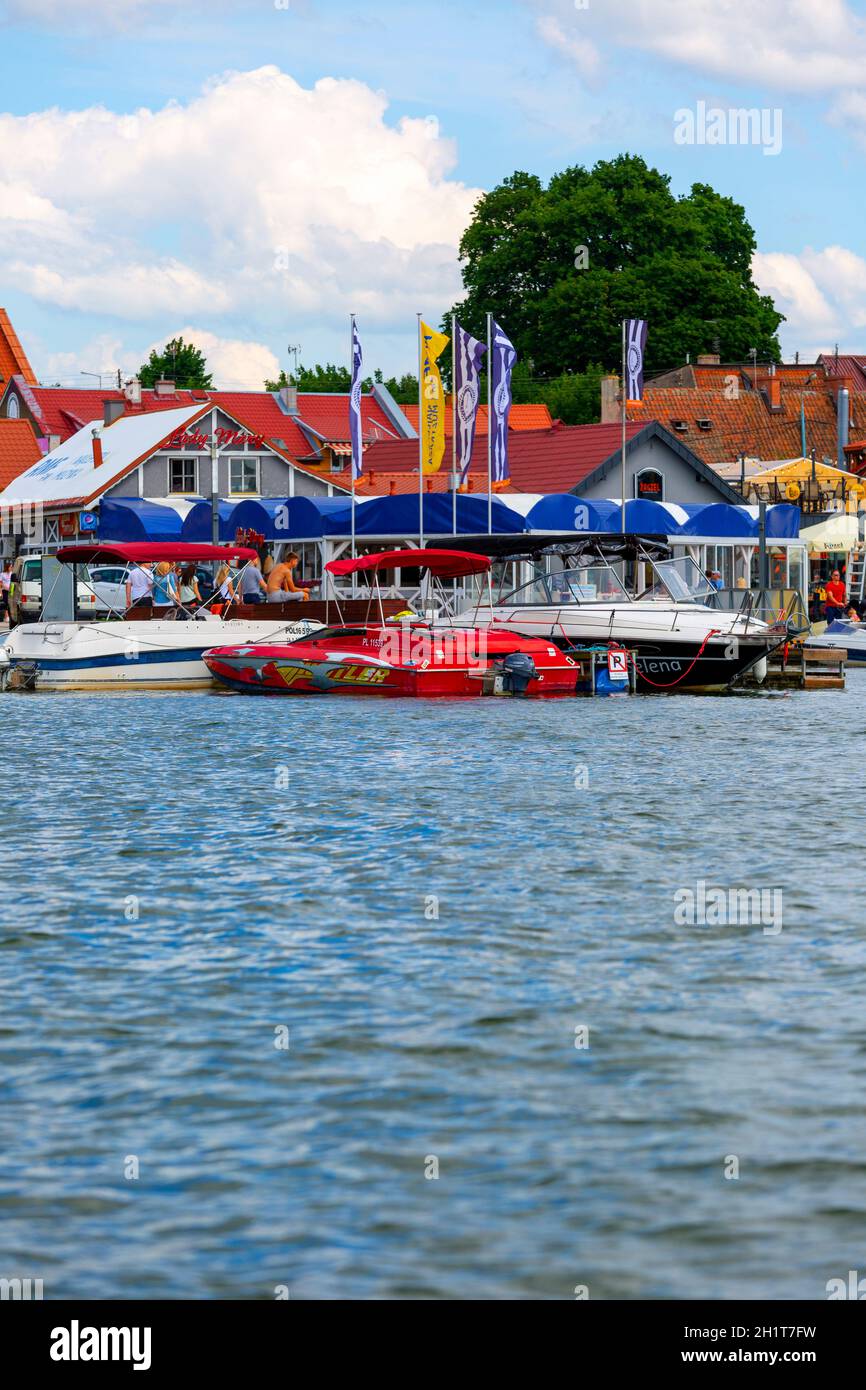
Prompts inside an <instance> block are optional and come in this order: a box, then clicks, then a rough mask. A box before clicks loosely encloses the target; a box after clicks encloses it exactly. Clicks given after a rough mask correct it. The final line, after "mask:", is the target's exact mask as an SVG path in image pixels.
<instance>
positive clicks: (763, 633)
mask: <svg viewBox="0 0 866 1390" xmlns="http://www.w3.org/2000/svg"><path fill="white" fill-rule="evenodd" d="M511 558H513V557H511ZM533 563H534V568H535V570H536V573H535V574H534V576H533V578H532V579H531V580H530V581H529V582H528V583H525V584H523V585H521V586H519V587H517V588H515V589H512V590H511V592H509V593H507V594H505V595H503V596H494V594H493V592H492V590H490V589H489V590H488V592H487V594H485V595H483V596H482V597H481V598H480V599H479V601H478V603H477V604H475V605H471V606H467V609H466V611H465V612H464V614H463V615H462V616H461V617H460V618H458V619H457V621H458V622H460V623H469V624H471V625H472V626H473V627H485V626H490V627H503V628H509V629H510V630H511V631H513V632H524V633H529V634H532V635H533V636H536V637H547V638H549V639H551V640H552V641H554V642H556V643H557V644H558V645H559V646H561V647H563V648H568V647H569V646H574V647H591V646H596V645H599V644H614V645H616V646H619V647H625V648H627V650H628V651H629V652H631V654H632V659H633V661H634V665H635V670H636V673H637V678H638V680H637V687H638V689H639V690H644V691H646V692H648V691H653V690H656V691H664V690H671V691H672V690H688V691H717V690H727V689H730V688H731V686H733V685H734V683H735V682H736V681H738V680H740V679H741V678H742V677H743V676H744V675H745V674H746V673H747V672H750V671H752V672H754V673H755V675H756V676H757V677H758V679H760V678H762V676H763V674H765V672H766V664H765V663H766V659H767V657H768V656H769V655H770V653H771V652H773V651H774V650H775V649H776V648H777V647H779V646H780V645H782V644H783V643H784V642H786V641H787V640H789V638H790V637H791V636H793V635H795V634H796V633H798V632H799V631H802V630H803V629H802V624H801V623H800V621H799V619H798V618H797V617H795V615H794V604H793V602H792V604H791V605H790V610H789V611H784V612H780V613H779V614H778V615H774V616H773V620H772V621H770V622H768V621H766V620H765V618H761V617H758V616H757V614H756V612H755V608H754V602H753V597H752V595H751V593H750V592H749V591H748V590H744V591H743V594H742V597H740V596H739V593H735V594H733V595H722V594H720V593H718V592H717V590H716V589H715V587H714V586H713V585H712V584H711V582H710V581H709V580H708V579H707V577H706V575H705V574H704V573H703V572H702V571H701V569H700V568H699V566H698V565H697V564H696V563H695V561H694V560H693V559H692V558H691V557H689V556H681V557H677V558H675V559H674V558H672V557H671V554H670V548H669V547H667V546H663V545H661V544H658V543H656V542H646V543H642V542H641V541H640V540H639V539H637V538H635V539H632V538H628V539H627V540H626V541H624V542H623V541H621V540H611V541H607V540H597V539H592V540H589V539H588V540H586V541H584V542H580V543H578V544H577V545H571V546H569V548H568V550H567V551H563V552H560V553H558V554H554V555H551V554H550V553H549V552H548V554H547V556H546V557H545V565H544V568H542V563H541V562H540V557H539V556H538V555H536V556H534V557H533ZM557 565H558V566H560V567H556V566H557ZM626 570H628V572H630V578H631V582H630V583H628V584H627V583H626V582H625V581H624V577H623V576H624V574H625V572H626ZM726 599H727V600H728V601H731V600H733V601H734V602H735V603H736V607H734V608H732V607H730V606H728V607H725V606H724V605H725V601H726ZM806 626H808V624H806ZM762 663H764V664H763V665H762Z"/></svg>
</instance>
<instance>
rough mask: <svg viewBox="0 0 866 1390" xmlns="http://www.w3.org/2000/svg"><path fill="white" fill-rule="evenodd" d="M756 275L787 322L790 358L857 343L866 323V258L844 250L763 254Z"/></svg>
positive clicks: (783, 331)
mask: <svg viewBox="0 0 866 1390" xmlns="http://www.w3.org/2000/svg"><path fill="white" fill-rule="evenodd" d="M752 273H753V275H754V279H755V283H756V284H757V286H758V288H759V289H760V290H761V292H762V293H763V294H769V295H772V297H773V299H774V300H775V302H776V305H777V307H778V309H779V310H780V312H781V313H783V314H785V316H786V318H787V320H788V321H787V323H785V324H783V325H782V327H781V330H780V335H781V339H782V345H783V349H784V351H785V354H786V355H788V356H789V355H792V354H793V353H794V352H795V351H799V352H800V355H801V356H804V357H807V358H808V357H811V356H815V355H817V353H818V352H829V351H832V349H833V347H834V345H835V344H836V343H837V342H838V343H843V344H844V343H845V342H847V343H849V344H851V343H857V342H859V341H860V340H861V338H862V329H863V327H864V325H866V260H864V259H863V257H862V256H858V255H857V254H856V253H855V252H853V251H850V250H848V249H847V248H846V247H844V246H826V247H824V248H823V250H820V251H816V250H814V249H813V248H811V247H806V249H805V250H804V251H802V252H801V253H800V254H799V255H794V254H792V253H791V252H783V251H775V252H768V253H758V254H757V255H756V256H755V257H754V261H753V265H752Z"/></svg>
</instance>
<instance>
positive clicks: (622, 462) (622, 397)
mask: <svg viewBox="0 0 866 1390" xmlns="http://www.w3.org/2000/svg"><path fill="white" fill-rule="evenodd" d="M625 324H626V321H625V319H623V321H622V377H621V379H620V383H621V388H622V389H621V391H620V407H621V410H622V453H621V457H620V487H621V490H622V499H621V508H620V510H621V513H622V534H623V535H625V396H626V384H625Z"/></svg>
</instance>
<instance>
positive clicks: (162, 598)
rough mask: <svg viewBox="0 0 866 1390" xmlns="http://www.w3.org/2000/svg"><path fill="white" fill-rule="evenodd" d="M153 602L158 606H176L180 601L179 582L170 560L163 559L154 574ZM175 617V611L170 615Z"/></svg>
mask: <svg viewBox="0 0 866 1390" xmlns="http://www.w3.org/2000/svg"><path fill="white" fill-rule="evenodd" d="M153 602H154V606H155V607H157V608H172V609H174V608H176V607H177V602H178V592H177V582H176V580H175V577H174V569H173V567H172V565H171V564H170V563H169V561H168V560H161V561H160V562H159V564H158V565H157V567H156V571H155V573H154V576H153ZM170 616H171V617H172V618H173V617H174V612H172V613H171V615H170Z"/></svg>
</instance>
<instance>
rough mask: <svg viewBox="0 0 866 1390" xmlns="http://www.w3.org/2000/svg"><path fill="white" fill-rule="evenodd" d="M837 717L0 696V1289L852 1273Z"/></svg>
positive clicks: (721, 710) (599, 1289)
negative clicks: (742, 902) (0, 810)
mask: <svg viewBox="0 0 866 1390" xmlns="http://www.w3.org/2000/svg"><path fill="white" fill-rule="evenodd" d="M864 697H866V675H864V673H862V672H854V673H851V674H849V680H848V689H847V691H846V692H845V693H844V694H839V693H838V692H827V693H808V694H806V693H795V694H786V695H775V696H741V697H717V698H707V697H703V698H701V697H687V696H680V697H672V698H633V699H629V698H618V699H612V700H607V701H605V700H601V699H600V700H594V701H593V700H586V699H584V700H570V701H559V702H545V703H533V702H510V701H503V700H477V701H472V702H470V701H464V702H431V703H424V702H421V701H391V702H384V701H383V702H373V701H369V700H366V701H365V700H364V699H363V697H360V698H354V697H345V698H341V699H334V700H332V701H328V700H303V699H297V700H291V699H284V700H266V699H259V700H256V699H246V698H243V697H234V696H231V695H224V694H207V693H203V694H200V695H192V694H187V695H168V694H166V695H156V694H154V695H141V694H139V695H102V696H97V695H93V696H91V695H71V694H70V695H53V696H52V695H35V696H27V695H6V696H3V697H2V699H0V712H2V720H3V734H4V746H5V778H4V782H5V785H4V802H5V806H4V815H3V824H4V829H5V835H4V844H5V855H4V889H3V908H2V931H0V991H2V1009H0V1078H2V1081H0V1085H2V1093H3V1094H2V1106H0V1275H3V1276H5V1277H13V1276H19V1277H26V1276H29V1277H33V1278H37V1277H39V1278H42V1279H43V1280H44V1290H45V1297H46V1298H61V1297H84V1298H95V1297H102V1298H132V1297H144V1298H147V1297H156V1298H273V1297H274V1296H275V1290H277V1289H280V1288H283V1289H288V1290H289V1292H290V1294H291V1297H292V1298H304V1297H312V1298H381V1297H390V1298H413V1297H425V1298H426V1297H431V1298H438V1297H446V1298H503V1297H506V1298H553V1299H570V1298H573V1297H574V1290H575V1287H576V1286H586V1287H587V1288H588V1290H589V1295H590V1297H591V1298H658V1297H662V1298H669V1297H685V1298H711V1299H716V1298H807V1299H808V1298H817V1299H820V1298H824V1297H826V1293H825V1285H826V1283H827V1280H828V1279H830V1278H834V1277H837V1276H841V1277H846V1276H847V1271H848V1270H849V1269H859V1270H860V1272H861V1273H864V1272H866V1185H864V1179H866V1116H864V1101H863V1097H864V1091H866V1017H864V1008H863V981H864V970H866V923H864V906H863V904H864V888H866V856H864V852H863V844H862V841H863V818H862V786H863V770H862V769H863V761H862V760H863V735H862V732H861V731H862V728H863V724H864V712H866V699H864ZM700 883H703V884H705V885H707V887H706V888H705V889H704V890H700V889H699V888H698V885H699V884H700ZM714 885H715V886H722V887H724V888H725V889H726V890H727V889H728V888H730V887H746V888H750V889H766V890H768V892H767V897H766V900H765V901H766V904H767V913H766V915H765V917H764V918H761V919H757V918H756V919H755V920H753V921H741V920H740V921H737V922H735V923H733V924H732V923H724V922H721V923H720V922H718V921H715V920H713V921H712V922H710V923H709V924H706V925H700V924H695V925H690V924H689V923H685V924H683V923H682V921H681V920H680V921H678V920H677V914H678V911H679V909H678V907H677V904H678V903H679V904H681V903H682V902H683V901H684V898H683V894H684V891H691V892H693V894H694V895H695V901H698V895H699V893H700V892H701V891H703V892H704V894H706V893H707V892H709V890H710V889H711V888H712V887H713V886H714ZM774 889H779V890H781V892H782V895H783V896H782V898H781V899H774V898H772V895H771V891H770V890H774ZM678 894H679V897H677V895H678ZM777 908H778V909H779V911H778V912H777V910H776V909H777ZM706 916H707V917H710V916H711V914H710V913H709V912H707V913H706ZM587 1030H588V1031H587ZM584 1044H588V1045H584ZM437 1167H438V1177H437V1176H433V1175H434V1174H435V1172H436V1170H437ZM737 1170H738V1174H739V1175H738V1176H733V1174H734V1172H735V1171H737ZM136 1174H137V1176H136Z"/></svg>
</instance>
